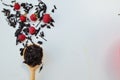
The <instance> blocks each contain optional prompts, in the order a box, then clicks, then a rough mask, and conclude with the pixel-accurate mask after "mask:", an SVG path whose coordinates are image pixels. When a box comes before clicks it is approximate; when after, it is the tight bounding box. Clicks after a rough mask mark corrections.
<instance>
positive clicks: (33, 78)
mask: <svg viewBox="0 0 120 80" xmlns="http://www.w3.org/2000/svg"><path fill="white" fill-rule="evenodd" d="M30 80H35V70H30Z"/></svg>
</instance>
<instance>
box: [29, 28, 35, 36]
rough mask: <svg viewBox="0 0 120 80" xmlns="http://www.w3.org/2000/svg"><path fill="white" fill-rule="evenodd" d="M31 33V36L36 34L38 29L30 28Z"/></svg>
mask: <svg viewBox="0 0 120 80" xmlns="http://www.w3.org/2000/svg"><path fill="white" fill-rule="evenodd" d="M29 33H30V34H31V35H33V34H35V33H36V29H35V28H34V27H32V26H31V27H29Z"/></svg>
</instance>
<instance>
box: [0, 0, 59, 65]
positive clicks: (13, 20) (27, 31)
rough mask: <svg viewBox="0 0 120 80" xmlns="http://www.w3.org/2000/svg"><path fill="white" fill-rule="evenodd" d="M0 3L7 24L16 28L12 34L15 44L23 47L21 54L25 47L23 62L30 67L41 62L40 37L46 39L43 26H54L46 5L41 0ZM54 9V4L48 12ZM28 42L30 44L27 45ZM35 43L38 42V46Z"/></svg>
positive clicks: (52, 11)
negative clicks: (36, 0)
mask: <svg viewBox="0 0 120 80" xmlns="http://www.w3.org/2000/svg"><path fill="white" fill-rule="evenodd" d="M1 1H2V0H1ZM2 4H3V5H4V6H5V8H3V10H2V12H3V13H4V15H5V16H6V20H7V22H8V25H10V26H11V27H13V28H14V29H15V30H16V31H15V34H14V36H15V37H16V45H18V44H22V45H23V48H20V54H21V56H22V55H23V51H24V49H25V48H26V51H25V54H24V59H25V61H24V63H26V64H28V65H30V66H32V67H34V66H35V65H39V64H41V63H42V62H41V60H42V56H43V52H42V48H41V47H40V45H42V43H43V42H42V41H41V40H40V39H43V40H45V41H47V40H46V39H45V34H44V31H43V28H46V29H51V28H52V27H54V22H55V21H54V19H53V18H52V16H51V14H50V13H48V12H47V5H46V4H45V3H44V2H43V1H41V0H38V4H36V5H33V4H32V3H28V2H26V3H19V2H16V0H14V1H11V3H10V4H6V3H5V2H3V1H2ZM32 9H35V10H34V12H32V14H31V13H30V11H31V10H32ZM56 9H57V8H56V6H55V5H54V6H53V9H52V10H51V11H50V12H51V13H54V12H55V10H56ZM28 14H29V15H30V16H29V15H28ZM34 23H36V24H34ZM33 37H35V38H36V41H37V42H34V41H33ZM29 44H32V46H29ZM36 44H39V46H37V45H36ZM35 53H38V54H35Z"/></svg>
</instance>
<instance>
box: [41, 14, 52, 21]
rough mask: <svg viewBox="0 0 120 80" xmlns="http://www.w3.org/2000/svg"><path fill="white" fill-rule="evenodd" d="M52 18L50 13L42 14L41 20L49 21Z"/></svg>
mask: <svg viewBox="0 0 120 80" xmlns="http://www.w3.org/2000/svg"><path fill="white" fill-rule="evenodd" d="M51 20H52V18H51V16H50V14H44V16H43V22H44V23H49V22H50V21H51Z"/></svg>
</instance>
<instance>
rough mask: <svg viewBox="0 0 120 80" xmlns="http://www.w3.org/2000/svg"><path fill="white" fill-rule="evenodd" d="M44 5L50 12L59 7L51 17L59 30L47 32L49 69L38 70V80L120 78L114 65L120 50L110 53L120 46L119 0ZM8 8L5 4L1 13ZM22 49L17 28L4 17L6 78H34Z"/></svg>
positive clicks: (1, 51)
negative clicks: (117, 52)
mask: <svg viewBox="0 0 120 80" xmlns="http://www.w3.org/2000/svg"><path fill="white" fill-rule="evenodd" d="M6 1H7V2H8V0H6ZM17 1H18V0H17ZM22 1H24V2H25V1H28V2H32V3H37V0H20V1H19V2H22ZM44 2H45V3H46V4H47V5H48V6H49V10H48V12H49V11H50V9H52V5H54V4H56V6H57V8H58V10H57V11H55V14H53V15H52V16H53V18H54V19H55V21H56V23H55V26H56V27H55V28H53V29H51V30H46V38H47V40H48V41H47V42H44V44H43V48H44V54H45V56H44V68H43V70H42V71H41V72H40V73H38V71H37V72H36V80H120V77H119V76H117V75H119V74H117V73H116V72H115V70H116V69H115V68H114V67H112V65H114V63H115V61H114V60H113V57H114V58H116V57H115V56H116V54H115V53H116V52H111V51H114V50H116V49H117V48H118V46H119V44H120V16H118V14H119V13H120V0H44ZM3 7H4V6H3V5H2V4H0V10H2V8H3ZM19 47H20V46H16V45H15V37H14V29H13V28H11V27H9V25H8V24H7V22H6V20H5V17H4V15H3V13H0V79H1V80H29V70H28V68H27V67H26V65H25V64H23V63H22V61H23V59H22V57H21V56H20V55H19ZM111 53H113V54H111ZM119 58H120V57H119ZM118 60H120V59H118ZM116 63H117V64H120V61H116ZM117 70H120V68H119V67H118V68H117Z"/></svg>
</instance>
